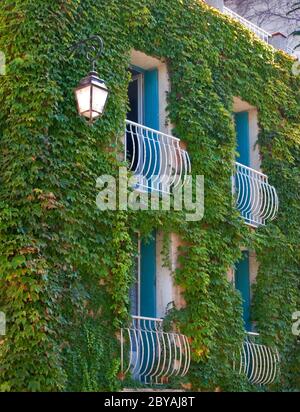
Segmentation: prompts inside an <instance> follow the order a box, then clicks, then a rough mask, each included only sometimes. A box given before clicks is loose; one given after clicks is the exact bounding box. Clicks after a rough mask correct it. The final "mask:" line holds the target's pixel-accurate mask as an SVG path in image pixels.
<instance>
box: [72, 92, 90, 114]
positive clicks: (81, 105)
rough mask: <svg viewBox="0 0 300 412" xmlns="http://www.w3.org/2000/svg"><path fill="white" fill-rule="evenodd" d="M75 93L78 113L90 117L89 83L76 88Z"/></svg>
mask: <svg viewBox="0 0 300 412" xmlns="http://www.w3.org/2000/svg"><path fill="white" fill-rule="evenodd" d="M75 93H76V100H77V105H78V111H79V114H80V115H82V116H85V117H88V118H90V103H91V85H87V86H85V87H81V88H78V89H76V91H75Z"/></svg>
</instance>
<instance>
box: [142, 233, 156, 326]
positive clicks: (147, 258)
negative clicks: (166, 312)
mask: <svg viewBox="0 0 300 412" xmlns="http://www.w3.org/2000/svg"><path fill="white" fill-rule="evenodd" d="M140 282H141V283H140V291H141V300H140V302H141V316H147V317H150V318H155V317H156V233H155V232H153V234H152V239H151V240H150V241H148V242H146V241H142V242H141V273H140Z"/></svg>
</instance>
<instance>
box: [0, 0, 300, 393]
mask: <svg viewBox="0 0 300 412" xmlns="http://www.w3.org/2000/svg"><path fill="white" fill-rule="evenodd" d="M207 3H209V4H207ZM220 4H221V6H222V2H218V1H209V2H204V1H200V0H160V1H158V0H139V1H138V2H137V1H136V0H131V1H127V0H122V1H119V0H111V1H110V2H107V1H104V0H86V1H85V2H82V1H81V0H69V1H57V2H55V3H54V2H50V1H48V0H43V1H42V0H35V1H32V0H26V1H24V0H22V1H20V0H17V1H14V2H12V1H10V0H3V1H2V2H1V6H0V32H1V33H0V50H1V51H2V52H3V54H4V55H5V60H6V67H5V74H3V75H1V76H0V102H1V108H2V110H1V112H0V142H1V143H0V151H1V156H0V182H1V184H0V209H1V213H0V237H1V242H0V248H1V253H0V311H1V312H2V313H4V314H5V318H6V328H5V335H3V336H0V390H1V391H107V390H108V391H121V390H122V389H123V388H144V387H147V388H149V387H151V388H160V389H161V388H167V389H168V388H173V389H180V390H197V391H198V390H199V391H267V390H274V391H297V390H299V389H300V382H299V372H300V353H299V344H297V336H295V335H294V334H293V333H292V324H293V319H292V316H293V313H295V312H297V309H299V307H300V302H299V301H300V297H299V272H300V270H299V267H300V266H299V263H300V254H299V214H300V210H299V195H300V193H299V177H300V176H299V160H300V132H299V130H300V128H299V124H300V112H299V109H300V105H299V104H300V78H299V75H297V72H298V71H297V70H296V69H295V67H296V66H295V65H297V62H296V61H295V58H293V57H292V56H290V55H289V54H288V53H287V52H286V51H285V50H280V49H278V48H276V47H274V46H276V45H277V40H276V38H275V39H273V41H271V40H270V41H269V40H267V41H266V39H265V38H264V37H263V36H264V33H263V32H259V30H258V31H255V30H254V31H255V32H254V33H253V30H252V31H251V30H249V27H250V26H248V27H247V26H246V27H245V24H244V25H243V24H241V21H239V20H238V19H237V18H236V16H233V15H230V13H229V12H226V10H225V12H224V9H223V6H222V7H220ZM250 28H251V27H250ZM95 34H99V35H100V36H101V38H102V39H103V41H104V49H103V52H102V55H101V57H100V59H99V60H98V61H97V71H98V73H99V75H100V76H101V77H102V78H103V79H105V83H106V85H107V87H108V89H109V95H108V99H107V104H106V106H105V110H104V113H103V115H102V116H101V117H100V118H98V119H97V120H96V121H95V122H94V123H93V124H92V125H88V123H87V122H86V121H85V119H84V118H83V117H80V116H78V113H77V108H76V105H75V101H74V92H73V90H74V89H75V88H76V87H77V85H78V83H79V81H80V79H81V78H82V77H83V76H85V75H86V73H87V71H88V69H89V67H88V64H87V61H86V59H85V57H84V55H83V54H82V53H80V51H79V52H74V51H73V52H71V50H72V45H73V44H74V43H76V42H78V41H81V40H82V39H86V38H89V36H92V35H95ZM260 34H261V35H260ZM124 171H125V174H126V175H127V178H128V179H129V178H130V177H131V176H139V177H142V178H143V179H142V181H139V180H138V181H137V182H136V183H135V184H131V185H129V189H128V193H127V192H126V194H125V197H126V205H125V206H124V204H122V205H121V202H120V199H121V197H122V196H123V200H124V193H123V194H121V186H120V184H117V185H116V186H115V187H114V186H112V187H109V184H108V185H107V180H106V183H105V184H104V183H103V182H104V180H105V179H104V178H103V177H107V176H110V177H111V179H112V180H111V181H114V182H119V181H120V176H121V174H122V173H123V174H124ZM197 177H198V178H199V177H201V179H198V180H197ZM195 181H198V182H200V183H199V185H197V184H196V185H194V186H193V185H192V183H193V182H195ZM191 182H192V183H191ZM111 188H115V189H116V193H111ZM187 188H190V191H191V199H190V201H189V200H188V199H187V198H186V197H184V199H183V201H182V202H181V201H180V196H179V197H177V198H176V196H175V195H176V193H177V195H178V192H180V193H182V192H184V191H185V190H186V191H188V189H187ZM192 188H193V190H192ZM176 190H177V192H176ZM103 193H105V196H104V197H105V199H106V202H107V204H109V203H110V201H112V203H113V204H115V205H116V207H115V208H109V207H104V206H103V204H102V207H101V206H99V201H100V200H101V199H102V200H103ZM184 193H185V194H184V195H186V192H184ZM133 194H135V197H134V199H135V201H136V203H135V204H136V205H137V204H138V205H139V206H138V207H135V208H133V207H129V206H128V204H127V201H128V198H131V199H133ZM198 196H199V197H200V198H201V199H202V200H203V199H204V201H203V202H202V203H201V202H200V203H199V207H197V201H198V200H199V199H198ZM149 198H151V201H152V202H153V204H155V206H154V207H152V208H151V209H150V208H148V209H147V208H146V207H145V203H147V199H149ZM175 198H176V199H177V200H176V201H175V200H174V199H175ZM165 199H168V200H169V202H170V203H169V204H166V203H164V202H165ZM178 199H179V200H178ZM177 201H178V203H176V202H177ZM194 205H196V206H195V209H193V208H192V207H193V206H194ZM134 209H135V210H134ZM146 209H147V210H146ZM192 212H193V213H192Z"/></svg>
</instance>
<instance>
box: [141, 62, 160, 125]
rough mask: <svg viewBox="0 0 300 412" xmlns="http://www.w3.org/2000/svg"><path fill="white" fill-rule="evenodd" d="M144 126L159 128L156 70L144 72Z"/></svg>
mask: <svg viewBox="0 0 300 412" xmlns="http://www.w3.org/2000/svg"><path fill="white" fill-rule="evenodd" d="M144 111H145V113H144V119H145V126H148V127H151V128H152V129H155V130H159V98H158V70H157V69H154V70H149V71H145V72H144Z"/></svg>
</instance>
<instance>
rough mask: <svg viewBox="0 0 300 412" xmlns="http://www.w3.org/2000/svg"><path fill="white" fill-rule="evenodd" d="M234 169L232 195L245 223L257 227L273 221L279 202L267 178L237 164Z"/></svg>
mask: <svg viewBox="0 0 300 412" xmlns="http://www.w3.org/2000/svg"><path fill="white" fill-rule="evenodd" d="M235 169H236V170H235V175H234V176H233V193H234V196H235V201H236V207H237V208H238V210H239V211H240V212H241V215H242V217H243V218H244V220H245V222H246V223H247V224H249V225H252V226H255V227H257V226H260V225H265V224H266V222H267V221H268V220H269V221H271V220H273V219H275V217H276V215H277V212H278V204H279V202H278V196H277V193H276V190H275V188H274V187H273V186H271V185H270V184H269V183H268V176H266V175H265V174H263V173H261V172H258V171H257V170H254V169H252V168H251V167H248V166H244V165H243V164H241V163H238V162H236V164H235Z"/></svg>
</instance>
